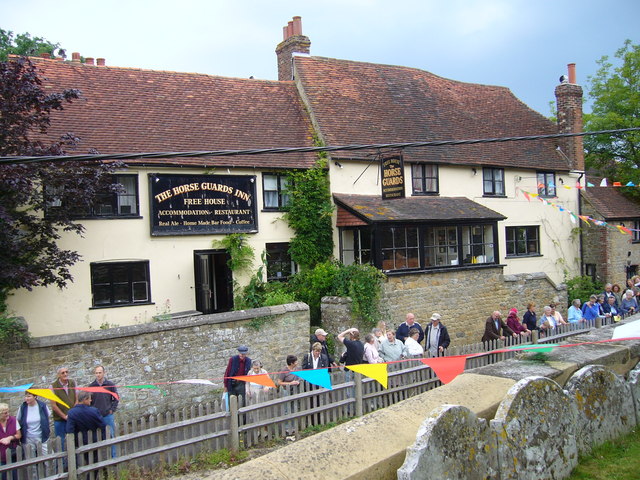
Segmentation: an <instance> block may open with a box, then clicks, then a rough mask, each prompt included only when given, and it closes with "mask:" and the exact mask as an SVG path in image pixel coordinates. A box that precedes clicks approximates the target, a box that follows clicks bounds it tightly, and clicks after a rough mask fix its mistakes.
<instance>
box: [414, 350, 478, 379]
mask: <svg viewBox="0 0 640 480" xmlns="http://www.w3.org/2000/svg"><path fill="white" fill-rule="evenodd" d="M467 357H468V355H456V356H453V357H434V358H421V359H420V361H421V362H422V363H424V364H425V365H427V366H428V367H431V370H433V373H435V374H436V375H437V376H438V378H439V379H440V381H441V382H442V383H449V382H451V381H452V380H453V379H454V378H456V377H457V376H458V375H460V374H461V373H462V372H464V367H465V362H466V361H467Z"/></svg>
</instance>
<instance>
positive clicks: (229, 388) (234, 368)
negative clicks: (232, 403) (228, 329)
mask: <svg viewBox="0 0 640 480" xmlns="http://www.w3.org/2000/svg"><path fill="white" fill-rule="evenodd" d="M248 352H249V348H248V347H247V346H246V345H240V346H239V347H238V355H234V356H233V357H231V358H230V359H229V363H228V364H227V369H226V370H225V372H224V391H225V392H227V393H228V394H229V395H236V396H238V397H242V398H241V399H238V400H240V401H241V402H242V403H241V404H242V405H244V393H245V382H243V381H242V380H234V379H233V378H231V377H235V376H238V375H247V374H248V373H249V370H250V369H251V359H250V358H249V357H247V353H248Z"/></svg>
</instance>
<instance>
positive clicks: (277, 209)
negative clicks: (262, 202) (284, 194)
mask: <svg viewBox="0 0 640 480" xmlns="http://www.w3.org/2000/svg"><path fill="white" fill-rule="evenodd" d="M260 211H261V212H276V213H278V212H284V211H286V210H285V208H284V207H280V208H263V209H262V210H260Z"/></svg>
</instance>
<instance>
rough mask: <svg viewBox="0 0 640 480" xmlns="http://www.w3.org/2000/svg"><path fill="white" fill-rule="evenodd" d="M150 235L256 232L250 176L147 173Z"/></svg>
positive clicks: (252, 186)
mask: <svg viewBox="0 0 640 480" xmlns="http://www.w3.org/2000/svg"><path fill="white" fill-rule="evenodd" d="M149 194H150V197H151V198H150V205H151V235H204V234H228V233H242V232H244V233H249V232H257V231H258V225H257V215H256V177H255V176H254V175H173V174H154V173H152V174H149Z"/></svg>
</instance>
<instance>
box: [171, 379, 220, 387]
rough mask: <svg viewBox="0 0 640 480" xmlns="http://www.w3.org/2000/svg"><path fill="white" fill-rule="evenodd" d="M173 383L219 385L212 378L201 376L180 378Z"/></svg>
mask: <svg viewBox="0 0 640 480" xmlns="http://www.w3.org/2000/svg"><path fill="white" fill-rule="evenodd" d="M171 383H189V384H200V385H210V386H212V387H217V386H218V384H217V383H213V382H212V381H211V380H202V379H200V378H188V379H186V380H178V381H177V382H171Z"/></svg>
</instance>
